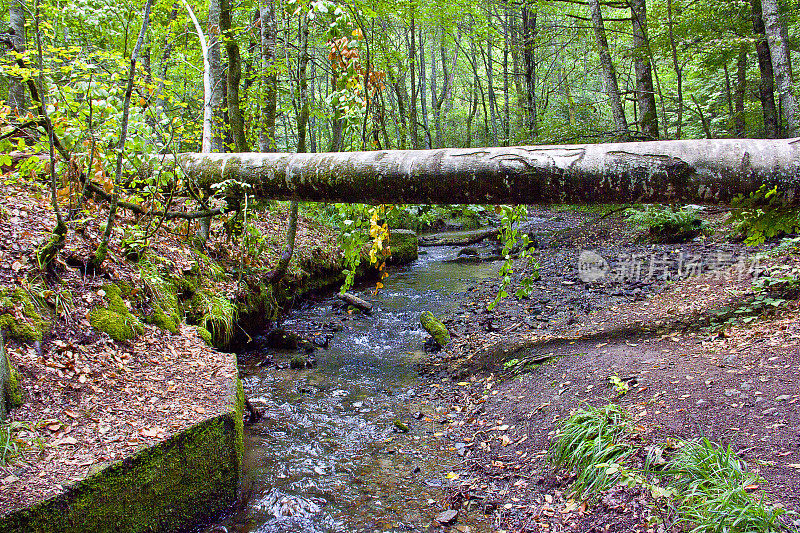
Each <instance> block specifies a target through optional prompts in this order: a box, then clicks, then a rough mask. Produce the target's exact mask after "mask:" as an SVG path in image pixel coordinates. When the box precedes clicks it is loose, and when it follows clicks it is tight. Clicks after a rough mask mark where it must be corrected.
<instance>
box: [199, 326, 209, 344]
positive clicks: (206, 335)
mask: <svg viewBox="0 0 800 533" xmlns="http://www.w3.org/2000/svg"><path fill="white" fill-rule="evenodd" d="M197 334H198V335H199V336H200V338H201V339H203V340H204V341H206V344H208V345H209V346H210V345H211V340H212V337H211V332H210V331H208V330H207V329H206V328H204V327H203V326H197Z"/></svg>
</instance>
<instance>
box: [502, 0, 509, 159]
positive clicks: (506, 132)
mask: <svg viewBox="0 0 800 533" xmlns="http://www.w3.org/2000/svg"><path fill="white" fill-rule="evenodd" d="M510 38H511V36H510V34H509V31H508V6H507V5H506V10H505V17H504V18H503V143H502V144H503V146H508V145H509V143H510V142H511V109H510V104H509V92H510V91H509V79H508V45H509V40H510Z"/></svg>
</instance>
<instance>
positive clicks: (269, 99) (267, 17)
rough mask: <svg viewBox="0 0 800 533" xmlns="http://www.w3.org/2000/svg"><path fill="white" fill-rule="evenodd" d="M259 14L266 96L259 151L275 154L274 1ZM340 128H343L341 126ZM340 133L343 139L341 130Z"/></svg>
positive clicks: (276, 97)
mask: <svg viewBox="0 0 800 533" xmlns="http://www.w3.org/2000/svg"><path fill="white" fill-rule="evenodd" d="M259 14H260V16H261V68H262V74H261V75H262V83H263V95H264V96H263V100H262V102H261V120H260V122H261V130H260V131H259V136H258V149H259V150H260V151H261V152H274V151H275V149H276V145H275V114H276V111H277V108H278V73H277V71H276V67H275V42H276V39H277V32H278V29H277V24H276V22H275V2H274V0H264V4H263V5H262V6H261V8H260V10H259ZM334 86H335V82H334ZM335 122H336V121H335ZM339 127H340V128H341V125H339ZM339 133H340V137H341V129H340V132H339ZM334 148H335V149H338V145H335V146H334Z"/></svg>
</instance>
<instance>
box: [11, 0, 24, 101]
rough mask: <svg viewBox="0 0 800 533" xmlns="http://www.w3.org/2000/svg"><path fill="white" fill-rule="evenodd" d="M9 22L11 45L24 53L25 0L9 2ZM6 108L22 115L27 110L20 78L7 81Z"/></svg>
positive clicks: (22, 82)
mask: <svg viewBox="0 0 800 533" xmlns="http://www.w3.org/2000/svg"><path fill="white" fill-rule="evenodd" d="M8 15H9V22H10V24H11V30H12V31H13V32H14V35H13V36H12V37H11V44H12V45H13V46H14V50H16V51H17V52H18V53H20V54H21V53H24V52H25V45H26V42H27V39H26V33H25V0H11V2H10V3H9V5H8ZM8 107H10V108H11V109H16V110H17V113H19V114H20V115H24V114H25V113H26V112H27V110H28V108H27V106H26V105H25V82H24V81H23V79H22V78H18V77H16V76H11V77H10V78H9V80H8Z"/></svg>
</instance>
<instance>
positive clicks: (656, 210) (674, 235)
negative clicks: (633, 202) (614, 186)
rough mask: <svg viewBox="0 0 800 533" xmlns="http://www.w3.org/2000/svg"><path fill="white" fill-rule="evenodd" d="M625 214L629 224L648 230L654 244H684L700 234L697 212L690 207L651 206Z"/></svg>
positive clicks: (634, 209) (628, 211)
mask: <svg viewBox="0 0 800 533" xmlns="http://www.w3.org/2000/svg"><path fill="white" fill-rule="evenodd" d="M625 212H626V213H627V215H628V222H630V223H631V224H633V225H635V226H638V227H639V228H640V229H645V230H648V231H649V236H650V240H651V241H653V242H683V241H686V240H689V239H691V238H693V237H696V236H697V235H699V234H700V230H701V224H700V221H699V219H698V218H697V210H696V209H693V208H690V207H680V208H679V207H678V206H676V205H673V206H663V205H657V204H650V205H646V206H644V207H642V208H634V207H632V208H629V209H627V210H626V211H625Z"/></svg>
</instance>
